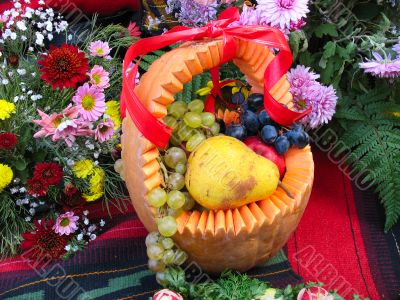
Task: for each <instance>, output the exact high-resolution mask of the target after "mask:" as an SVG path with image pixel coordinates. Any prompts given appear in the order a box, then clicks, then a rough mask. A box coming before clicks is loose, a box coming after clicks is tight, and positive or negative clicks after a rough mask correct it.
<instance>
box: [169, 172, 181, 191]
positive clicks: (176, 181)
mask: <svg viewBox="0 0 400 300" xmlns="http://www.w3.org/2000/svg"><path fill="white" fill-rule="evenodd" d="M184 186H185V177H184V176H183V175H182V174H179V173H172V174H170V175H169V176H168V179H167V187H168V188H169V189H170V190H177V191H179V190H181V189H183V187H184Z"/></svg>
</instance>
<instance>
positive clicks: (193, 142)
mask: <svg viewBox="0 0 400 300" xmlns="http://www.w3.org/2000/svg"><path fill="white" fill-rule="evenodd" d="M205 139H206V137H205V135H204V134H202V133H196V134H195V135H193V136H191V137H190V139H189V140H188V141H187V143H186V150H187V151H189V152H193V151H194V150H196V148H197V147H198V146H199V145H200V144H201V143H202V142H203V141H204V140H205Z"/></svg>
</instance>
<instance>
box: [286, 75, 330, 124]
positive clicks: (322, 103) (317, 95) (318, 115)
mask: <svg viewBox="0 0 400 300" xmlns="http://www.w3.org/2000/svg"><path fill="white" fill-rule="evenodd" d="M337 99H338V97H337V96H336V91H335V89H334V88H333V87H332V86H323V85H321V84H320V83H318V82H315V83H314V84H313V85H312V86H310V87H309V88H308V93H307V95H306V97H305V98H303V99H296V98H293V101H294V102H295V104H296V105H295V106H303V108H307V107H312V111H311V113H310V114H309V115H307V116H306V117H304V118H303V119H302V120H301V122H302V123H303V124H304V125H306V126H310V127H311V128H317V127H319V126H321V125H322V124H326V123H328V122H329V121H330V120H331V119H332V117H333V115H334V114H335V111H336V103H337ZM296 102H297V103H296ZM298 102H301V105H299V104H298ZM302 110H303V109H302Z"/></svg>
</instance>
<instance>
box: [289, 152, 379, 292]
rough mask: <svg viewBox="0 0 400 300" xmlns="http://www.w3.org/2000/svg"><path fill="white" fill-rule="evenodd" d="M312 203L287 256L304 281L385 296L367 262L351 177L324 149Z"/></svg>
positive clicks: (318, 158)
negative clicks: (329, 157) (379, 290)
mask: <svg viewBox="0 0 400 300" xmlns="http://www.w3.org/2000/svg"><path fill="white" fill-rule="evenodd" d="M314 158H315V162H316V164H315V181H314V188H313V191H312V193H311V198H310V202H309V203H308V206H307V208H306V210H305V213H304V216H303V218H302V220H301V222H300V224H299V226H298V228H297V230H296V232H295V234H294V235H293V236H292V238H291V239H290V240H289V242H288V258H289V261H290V262H291V264H292V267H293V270H294V271H295V272H297V273H298V274H299V275H300V276H301V277H303V279H304V280H305V281H317V282H318V281H320V282H324V283H325V284H326V287H327V288H330V289H338V292H339V294H343V295H345V296H346V299H351V295H352V294H353V293H358V294H360V295H362V296H364V297H369V298H370V299H380V296H379V294H378V292H377V290H376V287H375V284H374V280H373V277H372V274H371V270H370V267H369V264H368V259H367V255H366V250H365V246H364V242H363V239H362V236H361V231H360V223H359V220H358V216H357V211H356V207H355V202H354V196H353V191H352V187H351V182H350V180H349V179H348V178H347V177H346V175H345V174H343V173H342V172H341V171H340V169H339V168H338V167H337V166H336V165H334V164H332V163H331V162H330V161H329V160H328V158H327V156H326V155H325V154H324V153H321V152H318V151H314Z"/></svg>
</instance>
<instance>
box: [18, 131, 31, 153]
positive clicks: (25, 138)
mask: <svg viewBox="0 0 400 300" xmlns="http://www.w3.org/2000/svg"><path fill="white" fill-rule="evenodd" d="M31 139H32V129H31V127H29V126H26V127H25V128H24V129H23V131H22V133H21V136H20V138H19V142H18V147H19V148H20V149H22V150H23V151H25V149H26V147H27V146H28V144H29V142H30V140H31Z"/></svg>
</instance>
